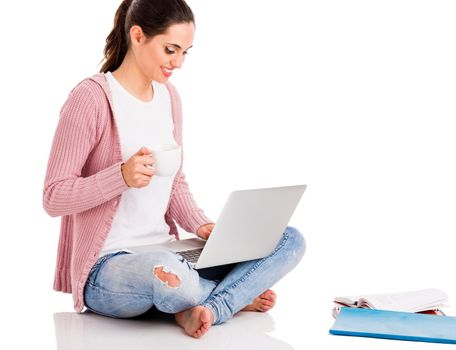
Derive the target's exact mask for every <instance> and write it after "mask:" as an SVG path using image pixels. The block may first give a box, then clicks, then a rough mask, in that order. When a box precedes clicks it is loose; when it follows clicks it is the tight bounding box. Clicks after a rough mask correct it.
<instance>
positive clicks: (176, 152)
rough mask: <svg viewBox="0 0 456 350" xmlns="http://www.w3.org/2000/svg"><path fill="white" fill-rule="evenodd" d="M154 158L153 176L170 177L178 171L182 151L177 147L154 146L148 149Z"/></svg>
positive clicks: (171, 145)
mask: <svg viewBox="0 0 456 350" xmlns="http://www.w3.org/2000/svg"><path fill="white" fill-rule="evenodd" d="M148 148H149V149H150V150H151V151H152V154H153V156H154V158H155V163H154V165H153V168H154V169H155V175H158V176H171V175H175V173H176V172H177V171H178V170H179V167H180V164H181V156H182V149H181V147H180V146H179V145H173V144H169V145H155V146H151V147H148Z"/></svg>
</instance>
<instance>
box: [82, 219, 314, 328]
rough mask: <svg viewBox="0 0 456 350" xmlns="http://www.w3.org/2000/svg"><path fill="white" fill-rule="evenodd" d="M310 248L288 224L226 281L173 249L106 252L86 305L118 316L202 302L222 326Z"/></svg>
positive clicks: (87, 291)
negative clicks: (164, 275) (169, 277)
mask: <svg viewBox="0 0 456 350" xmlns="http://www.w3.org/2000/svg"><path fill="white" fill-rule="evenodd" d="M305 248H306V244H305V240H304V237H303V236H302V234H301V233H300V232H299V231H298V230H297V229H295V228H293V227H290V226H288V227H287V228H286V230H285V232H284V233H283V235H282V237H281V239H280V240H279V242H278V244H277V246H276V248H275V249H274V251H273V252H272V253H271V254H270V255H268V256H267V257H265V258H262V259H257V260H250V261H245V262H240V263H237V264H234V265H233V267H232V268H230V269H228V270H227V271H225V274H226V276H223V274H222V277H221V279H217V278H214V277H212V279H208V278H203V277H202V276H200V274H199V273H198V270H195V269H194V268H193V267H192V265H191V264H190V263H188V262H187V260H185V259H184V258H183V257H181V256H180V255H177V254H175V253H172V252H169V251H162V252H156V251H155V252H146V253H127V252H124V251H121V252H116V253H112V254H107V255H104V256H102V257H101V258H100V259H98V261H97V262H96V263H95V265H94V266H93V267H92V269H91V271H90V274H89V277H88V279H87V282H86V285H85V288H84V303H85V305H86V307H87V308H88V309H90V310H92V311H93V312H96V313H98V314H101V315H105V316H110V317H118V318H129V317H135V316H139V315H141V314H143V313H145V312H146V311H148V310H149V309H151V308H152V307H155V308H157V309H158V310H159V311H162V312H165V313H172V314H174V313H177V312H180V311H183V310H186V309H189V308H192V307H194V306H197V305H203V306H205V307H207V308H209V309H210V310H211V311H212V313H213V315H214V324H220V323H223V322H225V321H227V320H228V319H230V318H231V317H233V315H234V314H236V313H237V312H238V311H240V310H242V309H243V308H244V307H245V306H247V305H249V304H251V303H252V302H253V300H254V299H255V298H256V297H257V296H258V295H260V294H261V293H263V292H264V291H265V290H267V289H268V288H270V287H272V286H273V285H274V284H275V283H276V282H277V281H279V280H280V279H281V278H282V277H284V276H285V275H286V274H287V273H288V272H289V271H291V270H292V269H293V268H294V267H295V266H296V265H297V264H298V263H299V261H300V260H301V258H302V256H303V255H304V252H305ZM160 267H163V271H164V272H170V273H172V274H173V275H175V276H177V278H178V283H175V284H176V285H175V286H173V283H170V284H171V285H169V284H168V283H167V282H164V281H162V279H160V278H159V277H157V275H156V274H155V269H156V268H160ZM202 275H203V274H202ZM215 275H217V274H215Z"/></svg>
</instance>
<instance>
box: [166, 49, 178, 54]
mask: <svg viewBox="0 0 456 350" xmlns="http://www.w3.org/2000/svg"><path fill="white" fill-rule="evenodd" d="M165 52H166V53H167V54H168V55H172V54H173V53H176V51H174V50H170V49H169V48H167V47H165Z"/></svg>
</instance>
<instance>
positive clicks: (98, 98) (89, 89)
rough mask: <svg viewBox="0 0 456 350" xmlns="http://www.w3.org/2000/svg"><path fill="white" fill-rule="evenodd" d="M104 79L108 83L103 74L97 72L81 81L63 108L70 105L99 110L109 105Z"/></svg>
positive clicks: (71, 92)
mask: <svg viewBox="0 0 456 350" xmlns="http://www.w3.org/2000/svg"><path fill="white" fill-rule="evenodd" d="M102 79H104V81H105V83H104V84H105V85H107V83H106V78H105V77H104V75H103V74H97V75H95V76H92V77H88V78H85V79H83V80H82V81H80V82H79V83H78V84H76V86H75V87H74V88H73V89H72V90H71V91H70V93H69V95H68V98H67V101H66V102H65V104H64V106H63V108H62V109H65V108H68V107H69V106H70V107H73V108H74V107H78V109H85V110H92V111H97V112H99V111H102V110H104V109H106V108H107V107H109V101H108V97H107V96H106V94H107V92H106V87H105V86H103V80H102Z"/></svg>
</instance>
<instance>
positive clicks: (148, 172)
mask: <svg viewBox="0 0 456 350" xmlns="http://www.w3.org/2000/svg"><path fill="white" fill-rule="evenodd" d="M154 163H155V158H154V156H153V154H152V151H151V150H149V149H147V148H146V147H141V149H140V150H139V151H138V152H136V153H135V154H134V155H133V156H131V157H130V159H128V160H127V162H126V163H124V164H122V166H121V169H122V175H123V178H124V180H125V183H126V184H127V185H128V187H134V188H141V187H146V186H147V185H149V182H150V180H151V179H152V176H154V175H155V169H154V168H150V166H152V165H153V164H154Z"/></svg>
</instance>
